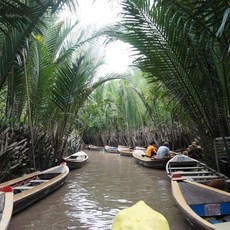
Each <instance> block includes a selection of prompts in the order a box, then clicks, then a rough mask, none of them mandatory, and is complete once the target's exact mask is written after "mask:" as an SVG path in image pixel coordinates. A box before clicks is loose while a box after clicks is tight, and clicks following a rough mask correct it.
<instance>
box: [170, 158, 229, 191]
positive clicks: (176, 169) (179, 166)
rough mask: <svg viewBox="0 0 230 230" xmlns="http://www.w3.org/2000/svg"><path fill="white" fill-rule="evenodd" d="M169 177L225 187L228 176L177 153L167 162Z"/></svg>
mask: <svg viewBox="0 0 230 230" xmlns="http://www.w3.org/2000/svg"><path fill="white" fill-rule="evenodd" d="M166 173H167V174H168V176H169V178H172V177H182V178H184V179H188V180H191V181H194V182H198V183H203V184H206V185H209V186H212V187H216V188H219V189H221V188H223V187H224V184H225V183H224V181H225V180H227V177H226V176H225V175H223V174H221V173H218V172H216V171H215V170H214V169H212V168H210V167H208V166H207V165H206V164H204V163H202V162H200V161H198V160H195V159H193V158H190V157H188V156H185V155H181V154H180V155H177V156H175V157H173V158H172V159H170V160H169V161H168V162H167V164H166Z"/></svg>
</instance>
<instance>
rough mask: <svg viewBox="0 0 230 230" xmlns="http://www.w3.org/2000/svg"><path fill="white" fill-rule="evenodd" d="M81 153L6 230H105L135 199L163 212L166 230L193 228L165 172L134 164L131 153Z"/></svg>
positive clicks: (107, 229) (190, 229) (17, 215)
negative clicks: (83, 158) (59, 182)
mask: <svg viewBox="0 0 230 230" xmlns="http://www.w3.org/2000/svg"><path fill="white" fill-rule="evenodd" d="M85 152H87V153H88V154H89V161H88V162H87V164H86V165H84V166H83V167H82V168H80V169H76V170H72V171H71V172H70V174H69V176H68V179H67V181H66V183H65V184H64V186H62V187H61V188H59V189H58V190H57V191H55V192H54V193H52V194H51V195H49V196H48V197H46V198H44V199H42V200H40V201H39V202H37V203H36V204H34V205H32V206H31V207H29V208H27V209H25V210H23V211H22V212H20V213H18V214H16V215H14V216H13V217H12V220H11V223H10V226H9V228H8V230H56V229H57V230H68V229H71V230H72V229H79V230H81V229H85V230H86V229H89V230H97V229H98V230H99V229H100V230H109V229H110V228H111V225H112V222H113V219H114V217H115V215H116V214H117V213H118V212H119V210H121V209H124V208H127V207H130V206H132V205H133V204H135V203H136V202H138V201H139V200H143V201H145V203H146V204H147V205H149V206H150V207H151V208H153V209H154V210H155V211H158V212H160V213H161V214H163V215H164V216H165V217H166V219H167V220H168V223H169V226H170V229H171V230H192V228H191V226H190V224H189V223H188V222H187V221H186V219H185V218H184V217H183V215H182V213H181V211H180V210H179V209H178V207H177V206H176V204H175V202H174V200H173V197H172V194H171V188H170V180H169V178H168V176H167V175H166V173H165V171H164V170H154V169H150V168H146V167H143V166H141V165H138V164H137V163H136V162H135V160H134V158H132V157H123V156H119V155H117V154H113V153H106V152H103V151H100V152H99V151H87V150H86V151H85Z"/></svg>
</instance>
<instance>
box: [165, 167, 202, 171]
mask: <svg viewBox="0 0 230 230" xmlns="http://www.w3.org/2000/svg"><path fill="white" fill-rule="evenodd" d="M169 169H170V170H185V169H204V167H203V166H197V167H170V168H169Z"/></svg>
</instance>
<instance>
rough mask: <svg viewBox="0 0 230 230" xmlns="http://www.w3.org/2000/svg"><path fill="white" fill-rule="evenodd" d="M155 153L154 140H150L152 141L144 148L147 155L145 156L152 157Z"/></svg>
mask: <svg viewBox="0 0 230 230" xmlns="http://www.w3.org/2000/svg"><path fill="white" fill-rule="evenodd" d="M156 154H157V148H156V144H155V142H154V141H152V142H151V143H150V144H149V146H148V148H147V149H146V151H145V156H147V157H152V156H154V155H156Z"/></svg>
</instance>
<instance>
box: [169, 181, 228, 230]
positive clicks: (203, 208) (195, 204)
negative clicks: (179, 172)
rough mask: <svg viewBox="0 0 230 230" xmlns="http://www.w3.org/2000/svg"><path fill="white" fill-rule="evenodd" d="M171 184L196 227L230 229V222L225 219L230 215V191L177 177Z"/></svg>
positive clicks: (180, 204) (180, 206) (201, 228)
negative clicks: (225, 216)
mask: <svg viewBox="0 0 230 230" xmlns="http://www.w3.org/2000/svg"><path fill="white" fill-rule="evenodd" d="M171 185H172V194H173V197H174V199H175V201H176V203H177V205H178V207H179V208H180V209H181V211H182V213H183V215H184V216H185V218H186V219H187V220H188V221H189V222H190V223H191V225H192V226H193V227H194V228H195V229H199V230H207V229H209V230H214V229H215V230H218V229H230V222H224V221H223V218H224V217H223V216H224V215H227V216H229V215H230V194H229V193H227V192H224V191H222V190H219V189H215V188H211V187H209V186H206V185H202V184H200V183H196V182H191V181H188V180H180V179H178V180H176V179H175V180H172V181H171ZM205 218H207V219H210V222H209V221H207V220H206V219H205ZM221 218H222V219H221ZM211 220H212V221H211ZM214 222H215V224H213V223H214ZM223 226H225V227H226V228H225V227H224V228H223Z"/></svg>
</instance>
